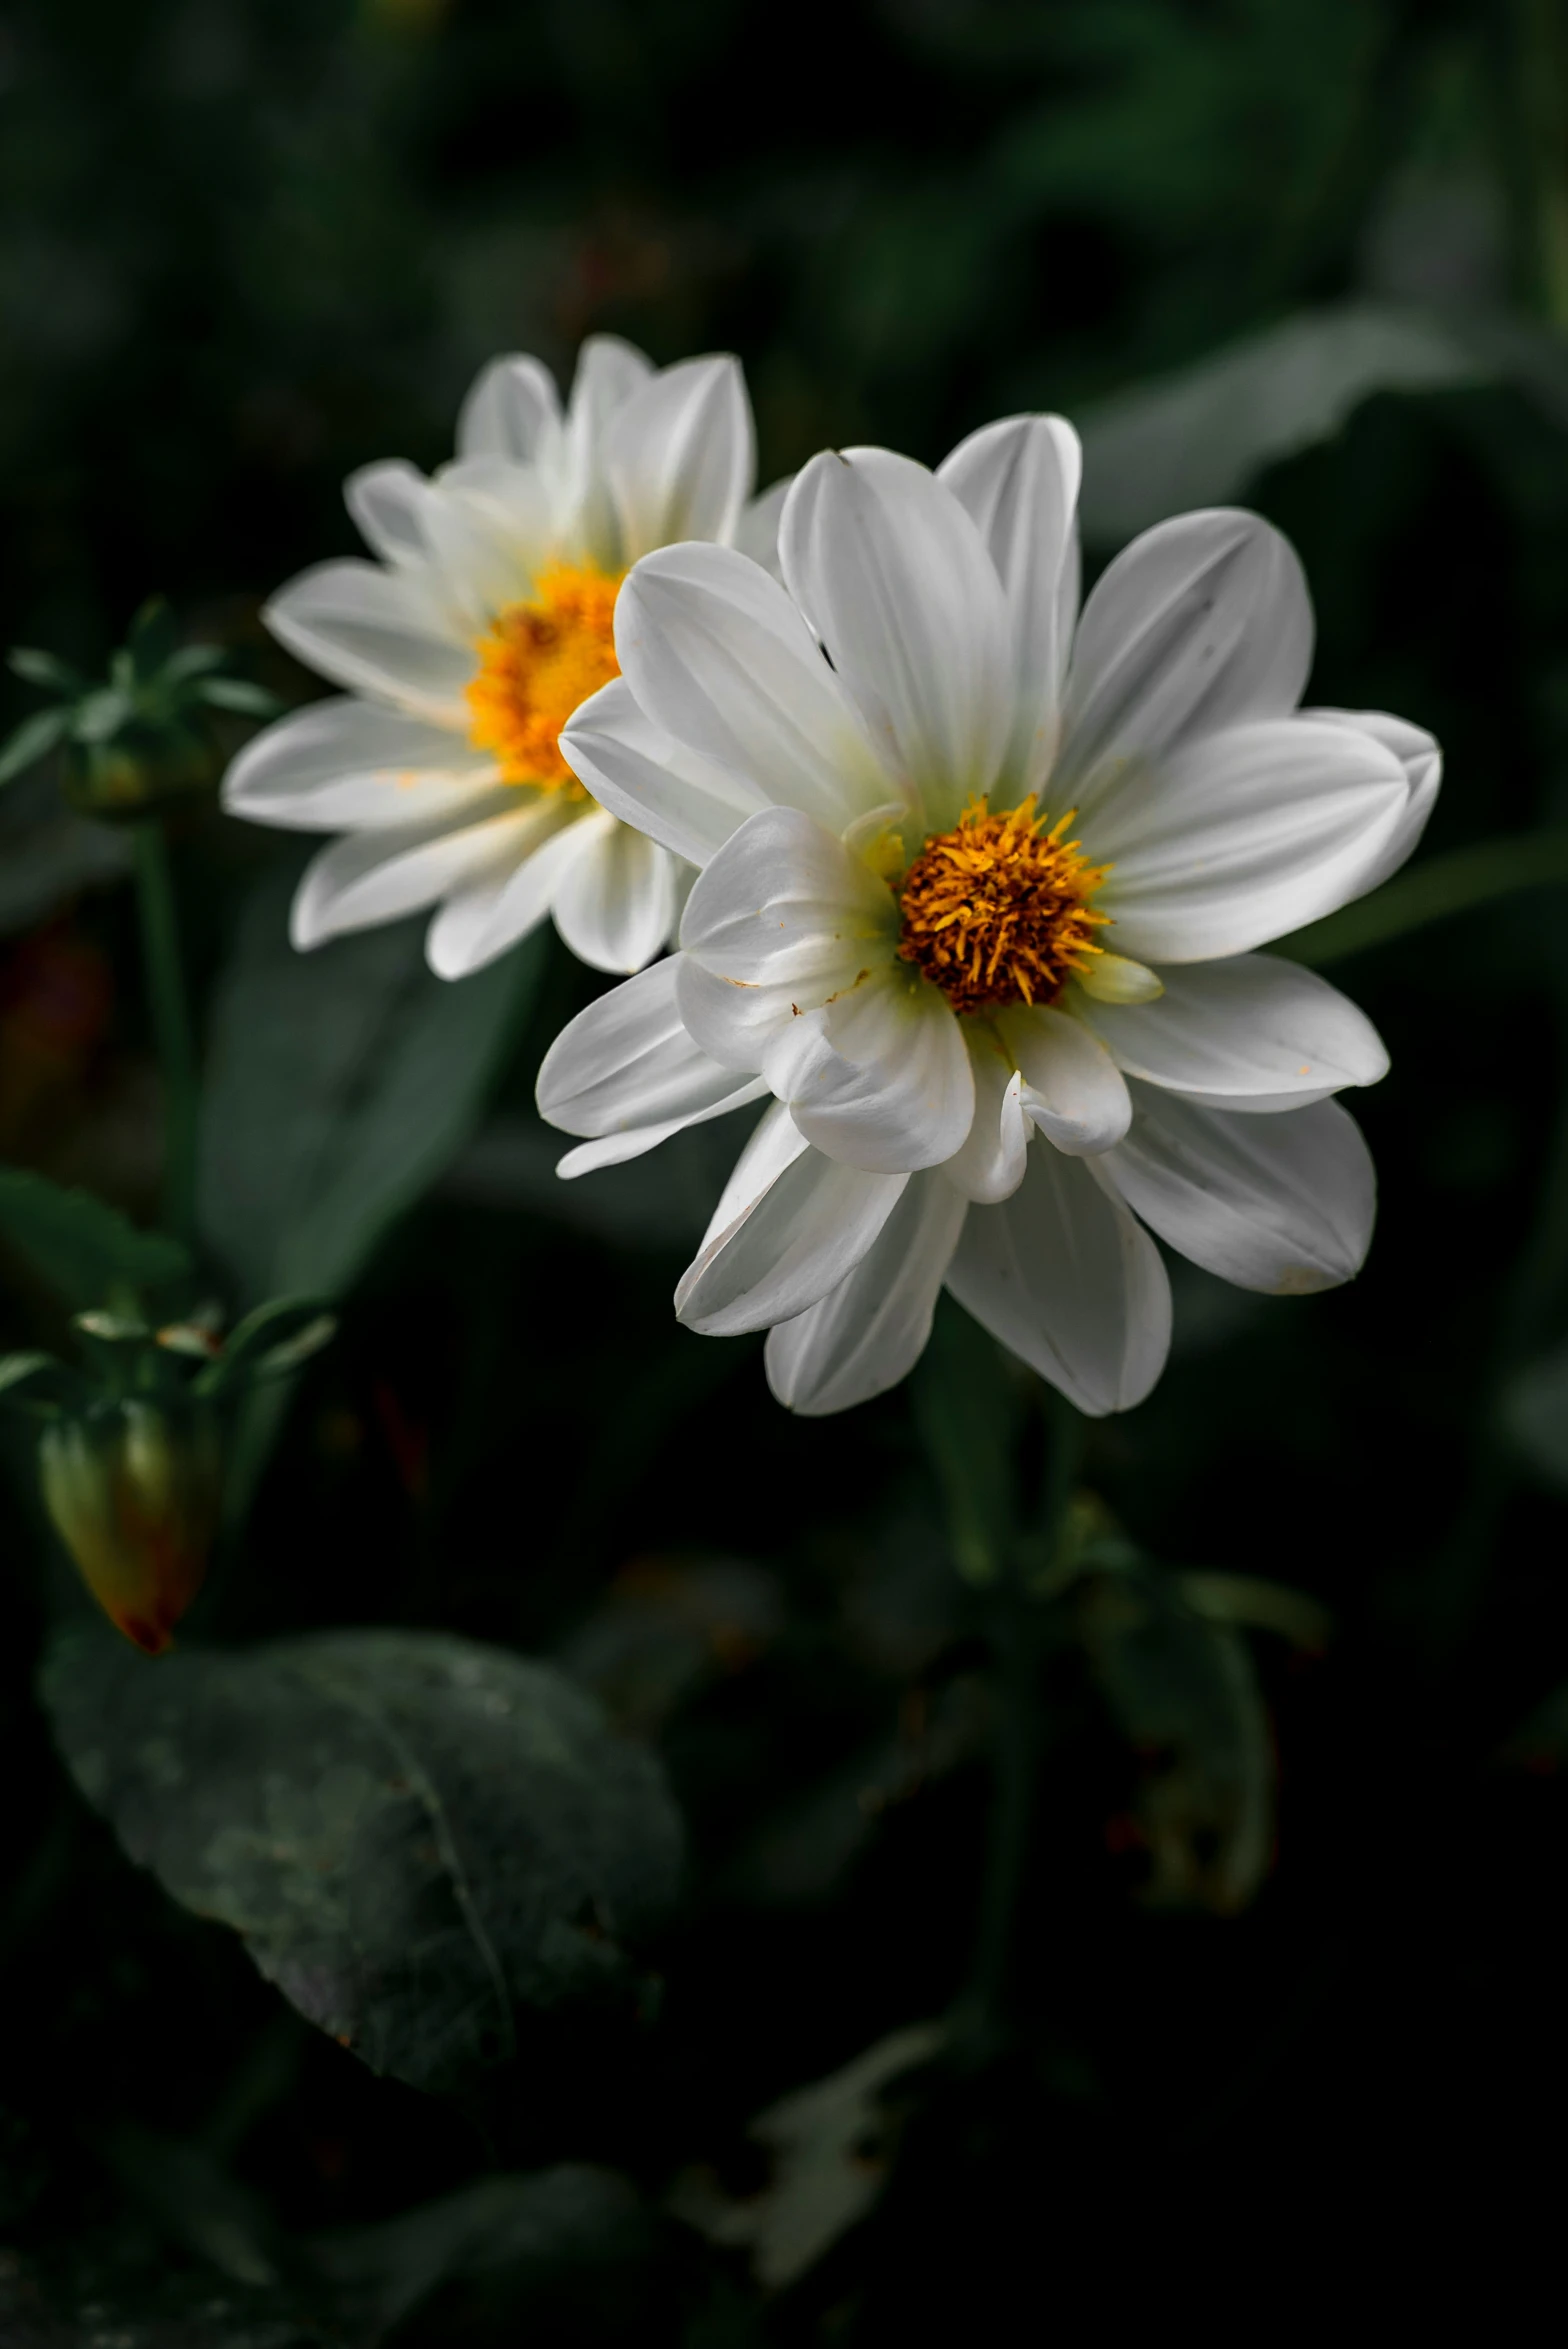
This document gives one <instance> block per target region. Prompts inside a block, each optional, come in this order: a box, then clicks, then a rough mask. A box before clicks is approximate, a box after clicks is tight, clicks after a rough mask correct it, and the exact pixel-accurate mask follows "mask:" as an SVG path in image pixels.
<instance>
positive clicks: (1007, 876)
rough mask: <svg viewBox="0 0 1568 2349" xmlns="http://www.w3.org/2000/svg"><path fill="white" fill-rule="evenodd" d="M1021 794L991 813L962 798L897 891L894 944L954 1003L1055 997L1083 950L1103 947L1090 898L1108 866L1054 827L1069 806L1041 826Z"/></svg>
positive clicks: (993, 1007) (973, 1007)
mask: <svg viewBox="0 0 1568 2349" xmlns="http://www.w3.org/2000/svg"><path fill="white" fill-rule="evenodd" d="M1034 808H1035V803H1034V800H1033V799H1032V798H1030V799H1026V800H1025V801H1024V802H1023V804H1022V806H1020V807H1015V808H1012V809H1010V810H1009V812H1008V813H1007V814H1006V815H999V816H993V815H991V814H990V813H989V812H988V811H987V808H986V803H985V801H984V800H983V799H978V800H974V801H971V803H970V805H969V806H968V807H966V808H965V810H964V812H963V814H962V815H961V816H960V817H959V819H958V823H957V826H956V827H955V829H954V830H953V831H951V832H938V833H935V834H934V835H933V836H932V838H931V839H929V840H928V841H927V842H926V844H925V847H924V848H923V849H922V850H921V852H920V854H919V855H918V856H917V857H916V859H915V861H914V863H913V864H912V865H911V866H910V868H909V870H908V872H907V873H906V874H905V875H904V880H903V886H902V887H901V889H900V890H899V892H898V897H899V910H900V912H901V914H902V916H903V926H902V929H901V931H900V934H899V941H898V951H899V954H900V956H901V957H902V959H903V960H904V961H905V962H912V963H914V964H916V965H917V966H918V967H919V969H920V970H922V971H923V972H924V973H925V975H926V977H927V978H928V979H929V980H930V981H931V983H932V985H933V986H936V987H940V988H941V990H942V992H943V994H944V995H945V996H946V997H947V1000H948V1002H949V1003H950V1004H951V1005H952V1007H953V1009H954V1010H955V1011H1000V1010H1001V1009H1002V1008H1003V1006H1004V1005H1006V1004H1009V1003H1054V1002H1055V1000H1056V998H1057V996H1058V995H1060V993H1061V991H1062V989H1063V988H1064V987H1065V986H1066V984H1067V980H1068V977H1069V975H1070V974H1071V973H1072V972H1073V971H1081V970H1083V969H1084V968H1085V958H1086V957H1087V956H1089V955H1091V954H1103V953H1104V951H1105V949H1104V948H1103V947H1102V946H1096V945H1095V943H1094V932H1095V930H1096V929H1097V928H1099V927H1100V926H1101V925H1102V924H1104V923H1105V922H1108V921H1109V920H1110V916H1109V914H1103V913H1095V912H1094V910H1093V909H1092V907H1091V906H1090V904H1089V902H1088V901H1089V899H1090V898H1091V897H1092V896H1093V894H1094V892H1095V890H1096V889H1098V888H1099V886H1100V884H1101V882H1102V881H1103V880H1104V879H1105V876H1106V874H1107V873H1108V872H1109V871H1110V867H1109V865H1091V864H1090V863H1088V862H1087V860H1086V859H1085V858H1084V857H1083V856H1082V855H1081V854H1080V850H1079V843H1078V842H1077V841H1076V840H1064V839H1063V838H1062V834H1063V833H1064V832H1065V831H1066V830H1067V827H1068V825H1069V824H1070V823H1071V822H1072V820H1073V817H1074V815H1075V814H1076V813H1077V810H1076V809H1074V808H1069V809H1068V811H1067V813H1066V815H1065V816H1063V817H1062V818H1061V820H1060V822H1059V823H1056V824H1054V825H1052V826H1051V829H1050V830H1049V831H1047V830H1046V828H1045V827H1046V823H1047V820H1048V819H1047V818H1046V817H1045V816H1038V817H1037V816H1036V815H1035V812H1034Z"/></svg>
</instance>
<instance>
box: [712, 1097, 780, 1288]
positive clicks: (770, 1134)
mask: <svg viewBox="0 0 1568 2349" xmlns="http://www.w3.org/2000/svg"><path fill="white" fill-rule="evenodd" d="M805 1149H806V1138H805V1136H804V1134H802V1132H801V1131H800V1128H799V1127H798V1126H797V1125H796V1123H795V1121H794V1119H793V1118H792V1117H791V1116H790V1113H789V1111H788V1110H787V1109H786V1108H785V1106H784V1104H783V1102H782V1101H775V1102H774V1103H773V1104H772V1106H771V1107H770V1108H768V1109H765V1110H764V1111H763V1113H762V1115H761V1117H759V1118H758V1120H757V1122H756V1124H755V1125H754V1126H753V1127H752V1129H751V1133H750V1135H749V1137H748V1139H747V1142H746V1147H745V1148H744V1150H742V1152H741V1154H740V1156H739V1158H737V1159H736V1161H735V1164H734V1166H733V1167H732V1168H731V1169H730V1179H729V1181H728V1182H727V1183H726V1184H725V1186H724V1188H723V1190H722V1191H721V1192H720V1193H719V1203H718V1205H717V1206H716V1207H715V1208H714V1210H713V1213H712V1215H711V1216H710V1217H709V1218H708V1228H707V1230H706V1231H705V1232H704V1233H703V1235H702V1247H701V1248H699V1250H698V1251H697V1253H698V1255H699V1256H700V1255H702V1254H704V1253H705V1252H706V1250H707V1249H709V1248H711V1247H712V1246H713V1244H714V1242H715V1241H717V1240H720V1239H722V1238H723V1236H724V1234H725V1233H726V1232H727V1231H728V1230H729V1228H730V1226H731V1224H733V1223H738V1222H739V1221H740V1219H741V1218H742V1217H743V1216H746V1215H749V1214H750V1213H751V1210H752V1209H753V1208H754V1207H755V1206H756V1204H757V1202H758V1200H759V1199H761V1198H762V1197H763V1195H764V1194H765V1193H766V1192H767V1191H768V1190H769V1189H770V1188H771V1186H772V1185H773V1184H774V1183H776V1182H777V1180H778V1178H779V1176H780V1175H781V1174H782V1173H783V1172H784V1169H785V1168H786V1167H787V1166H793V1165H794V1163H795V1161H796V1159H797V1158H799V1157H801V1156H803V1154H804V1152H805Z"/></svg>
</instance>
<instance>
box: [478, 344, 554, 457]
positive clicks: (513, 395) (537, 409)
mask: <svg viewBox="0 0 1568 2349" xmlns="http://www.w3.org/2000/svg"><path fill="white" fill-rule="evenodd" d="M560 431H561V402H560V398H559V396H558V394H557V392H556V388H555V377H554V376H553V375H552V374H551V373H550V370H549V368H548V367H545V366H542V365H541V364H540V362H539V361H538V360H537V359H531V358H528V357H527V356H526V355H525V354H524V353H522V352H520V351H512V352H510V353H508V354H507V356H506V357H504V358H501V359H492V360H491V361H490V364H489V365H488V366H487V367H485V368H482V369H481V371H480V373H479V374H478V375H477V376H476V377H475V379H474V383H473V385H472V388H471V389H470V391H469V393H468V396H467V398H466V399H465V400H464V402H463V405H462V408H461V409H460V410H459V412H458V419H457V453H458V455H459V456H460V457H506V458H509V459H510V460H511V461H512V463H514V464H518V465H528V464H532V463H533V462H534V461H535V460H536V459H537V458H538V457H539V456H540V455H542V454H545V453H547V452H550V451H552V448H553V445H554V443H555V442H556V441H558V438H559V435H560Z"/></svg>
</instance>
